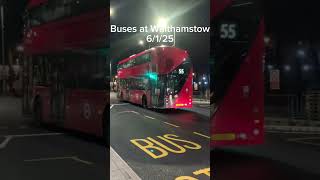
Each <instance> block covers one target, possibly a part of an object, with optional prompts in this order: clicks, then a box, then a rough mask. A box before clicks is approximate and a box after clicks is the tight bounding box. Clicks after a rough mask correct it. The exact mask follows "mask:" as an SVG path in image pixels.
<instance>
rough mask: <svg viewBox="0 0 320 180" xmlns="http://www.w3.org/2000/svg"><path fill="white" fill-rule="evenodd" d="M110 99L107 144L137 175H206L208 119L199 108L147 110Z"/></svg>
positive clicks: (201, 177) (159, 176)
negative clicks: (108, 140) (108, 141)
mask: <svg viewBox="0 0 320 180" xmlns="http://www.w3.org/2000/svg"><path fill="white" fill-rule="evenodd" d="M110 99H111V106H110V116H111V118H110V129H111V131H110V137H111V139H110V143H111V144H110V145H111V147H112V148H113V149H114V150H115V151H116V152H117V153H118V154H119V155H120V156H121V158H122V159H124V160H125V161H126V163H127V164H128V165H129V166H130V167H131V168H132V169H133V170H134V171H135V172H136V174H137V175H138V176H139V177H140V178H141V179H154V180H156V179H179V178H181V179H182V177H183V176H189V177H194V178H198V179H210V177H209V175H210V174H209V173H210V148H209V136H210V133H209V123H210V122H209V119H208V116H206V115H203V114H201V113H200V112H203V111H200V109H201V108H200V109H195V111H193V110H149V109H144V108H142V107H140V106H137V105H133V104H129V103H126V102H119V101H118V100H117V98H116V97H115V94H114V93H111V97H110ZM206 108H207V112H209V108H208V107H206ZM204 113H205V112H204Z"/></svg>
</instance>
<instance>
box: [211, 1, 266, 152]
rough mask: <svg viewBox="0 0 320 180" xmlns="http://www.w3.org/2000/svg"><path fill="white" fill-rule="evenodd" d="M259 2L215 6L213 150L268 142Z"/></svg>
mask: <svg viewBox="0 0 320 180" xmlns="http://www.w3.org/2000/svg"><path fill="white" fill-rule="evenodd" d="M259 3H260V2H259V1H253V0H237V1H235V0H212V1H211V27H212V29H213V32H212V35H211V57H212V63H213V66H212V67H213V68H212V69H211V76H212V77H211V90H212V99H211V101H212V103H213V106H214V108H213V112H212V116H211V135H212V138H211V146H212V147H217V146H225V145H250V144H259V143H262V142H263V139H264V99H263V98H264V78H263V56H264V21H263V17H262V16H261V15H260V14H261V9H260V4H259Z"/></svg>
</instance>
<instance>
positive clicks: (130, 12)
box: [110, 0, 210, 73]
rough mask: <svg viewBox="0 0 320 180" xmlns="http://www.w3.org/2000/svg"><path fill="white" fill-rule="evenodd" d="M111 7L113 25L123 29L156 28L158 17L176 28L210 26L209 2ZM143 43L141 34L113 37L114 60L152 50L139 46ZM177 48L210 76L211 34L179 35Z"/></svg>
mask: <svg viewBox="0 0 320 180" xmlns="http://www.w3.org/2000/svg"><path fill="white" fill-rule="evenodd" d="M110 5H111V7H112V8H114V9H115V10H114V16H113V17H111V24H115V25H119V26H145V25H155V24H156V21H157V19H158V17H165V18H168V19H169V22H170V23H169V24H171V25H174V26H195V25H196V26H210V20H209V13H210V1H209V0H161V1H159V0H135V1H132V0H123V1H118V0H112V1H111V2H110ZM144 35H145V34H144ZM139 39H144V38H143V37H142V36H141V34H137V33H112V34H111V42H110V44H111V51H110V52H111V54H112V55H111V56H112V59H117V60H119V59H123V58H126V57H128V56H130V55H132V54H135V53H138V52H141V51H143V50H144V49H148V47H147V45H146V46H145V47H142V46H139V45H138V41H139ZM159 45H160V44H159ZM176 47H179V48H182V49H185V50H187V51H188V52H189V54H190V56H191V59H192V61H193V64H194V66H195V68H196V69H197V70H198V71H200V72H201V73H205V72H208V70H209V68H208V65H207V64H208V59H209V48H210V33H176Z"/></svg>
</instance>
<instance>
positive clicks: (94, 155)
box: [0, 96, 109, 180]
mask: <svg viewBox="0 0 320 180" xmlns="http://www.w3.org/2000/svg"><path fill="white" fill-rule="evenodd" d="M20 102H21V101H20V99H18V98H12V97H3V96H1V97H0V169H1V173H0V179H3V180H20V179H23V180H28V179H30V180H43V179H46V180H57V179H77V180H88V179H90V180H95V179H97V180H100V179H107V178H106V176H107V172H109V171H108V170H107V164H106V159H107V153H106V148H105V147H104V146H103V145H101V144H100V142H99V141H97V140H95V139H93V138H91V137H86V136H83V137H82V136H81V137H80V136H78V135H73V134H71V133H69V132H66V131H64V130H58V129H48V128H43V127H37V126H34V125H33V124H30V119H29V118H25V117H24V116H22V114H21V103H20Z"/></svg>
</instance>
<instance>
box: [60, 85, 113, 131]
mask: <svg viewBox="0 0 320 180" xmlns="http://www.w3.org/2000/svg"><path fill="white" fill-rule="evenodd" d="M106 103H107V95H106V92H104V91H92V90H91V91H90V90H68V92H67V94H66V118H65V123H64V127H65V128H67V129H73V130H78V131H80V132H84V133H88V134H94V135H96V136H102V134H103V132H102V127H103V126H102V119H103V112H104V108H105V106H106Z"/></svg>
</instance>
